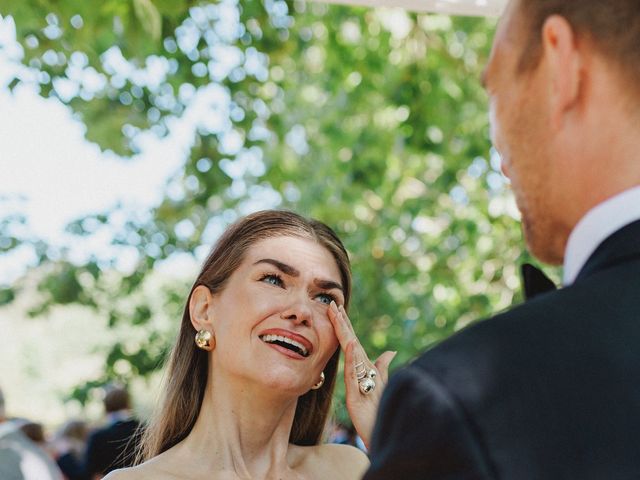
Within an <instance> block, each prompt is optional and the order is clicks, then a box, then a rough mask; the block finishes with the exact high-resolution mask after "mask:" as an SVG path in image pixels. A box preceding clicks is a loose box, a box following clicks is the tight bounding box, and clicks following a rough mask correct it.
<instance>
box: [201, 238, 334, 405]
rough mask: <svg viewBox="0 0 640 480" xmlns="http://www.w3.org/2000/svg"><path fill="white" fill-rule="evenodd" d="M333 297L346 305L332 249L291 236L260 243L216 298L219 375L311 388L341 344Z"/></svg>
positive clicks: (214, 315) (283, 387)
mask: <svg viewBox="0 0 640 480" xmlns="http://www.w3.org/2000/svg"><path fill="white" fill-rule="evenodd" d="M332 300H334V301H335V302H336V303H337V304H338V305H342V304H344V294H343V291H342V282H341V276H340V270H339V269H338V266H337V264H336V261H335V260H334V258H333V256H332V255H331V254H330V253H329V251H328V250H326V249H325V248H324V247H322V246H321V245H319V244H318V243H316V242H315V241H312V240H307V239H302V238H297V237H289V236H282V237H275V238H269V239H265V240H261V241H259V242H257V243H255V244H254V245H253V246H251V247H250V248H249V250H248V251H247V253H246V256H245V259H244V261H243V262H242V263H241V265H240V266H239V267H238V269H237V270H236V271H235V272H234V273H233V274H232V275H231V277H230V278H229V280H228V282H227V284H226V286H225V288H224V290H223V291H222V292H220V293H218V294H216V295H215V296H214V297H213V300H212V302H211V307H210V314H211V315H212V318H213V320H212V322H213V328H214V333H215V337H216V347H215V349H214V350H213V352H212V357H211V358H212V367H213V370H214V371H215V372H216V373H215V375H216V377H218V376H219V375H220V374H225V373H228V374H230V375H231V377H232V378H239V379H242V380H243V381H246V380H249V381H254V382H262V383H265V384H266V385H268V386H269V387H270V388H277V389H279V391H288V392H291V393H292V394H295V395H296V396H299V395H302V394H304V393H306V392H307V391H308V390H309V389H310V387H311V386H312V385H313V384H315V383H317V382H318V380H319V378H320V372H322V370H323V368H324V367H325V365H326V363H327V361H328V360H329V358H330V357H331V355H332V354H333V353H334V352H335V350H336V349H337V348H338V340H337V338H336V335H335V332H334V330H333V327H332V325H331V321H330V320H329V318H328V317H327V308H328V305H329V303H331V301H332Z"/></svg>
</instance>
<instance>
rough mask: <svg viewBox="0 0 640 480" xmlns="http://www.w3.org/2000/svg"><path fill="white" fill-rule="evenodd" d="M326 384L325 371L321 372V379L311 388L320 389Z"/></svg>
mask: <svg viewBox="0 0 640 480" xmlns="http://www.w3.org/2000/svg"><path fill="white" fill-rule="evenodd" d="M323 384H324V372H320V381H319V382H318V383H316V384H315V385H314V386H313V387H311V390H318V389H319V388H320V387H321V386H322V385H323Z"/></svg>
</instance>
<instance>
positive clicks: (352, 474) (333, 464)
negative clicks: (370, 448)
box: [308, 443, 369, 479]
mask: <svg viewBox="0 0 640 480" xmlns="http://www.w3.org/2000/svg"><path fill="white" fill-rule="evenodd" d="M308 448H312V449H313V454H312V456H313V457H314V463H316V464H317V468H315V469H314V470H315V471H316V472H319V471H321V470H322V471H324V472H325V473H326V474H327V475H329V474H330V477H331V478H336V479H338V478H340V479H342V478H344V479H359V478H362V476H363V475H364V472H365V471H366V470H367V468H368V467H369V458H368V457H367V455H366V454H365V453H364V452H363V451H362V450H359V449H357V448H356V447H352V446H351V445H339V444H335V443H326V444H322V445H316V446H314V447H308ZM324 478H329V477H324Z"/></svg>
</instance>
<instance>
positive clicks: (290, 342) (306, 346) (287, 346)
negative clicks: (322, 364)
mask: <svg viewBox="0 0 640 480" xmlns="http://www.w3.org/2000/svg"><path fill="white" fill-rule="evenodd" d="M258 336H259V337H260V340H262V341H263V342H264V343H266V344H267V345H269V346H270V347H273V348H276V349H277V350H278V351H279V352H281V353H286V354H287V356H289V357H291V358H307V357H309V356H310V355H311V353H312V352H313V344H312V343H311V342H310V341H309V340H308V339H307V338H306V337H304V336H303V335H300V334H298V333H294V332H292V331H290V330H285V329H282V328H271V329H268V330H264V331H262V332H260V334H259V335H258Z"/></svg>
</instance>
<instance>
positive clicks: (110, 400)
mask: <svg viewBox="0 0 640 480" xmlns="http://www.w3.org/2000/svg"><path fill="white" fill-rule="evenodd" d="M130 408H131V404H130V401H129V392H127V389H126V388H124V387H110V388H109V389H107V393H106V395H105V396H104V409H105V411H106V412H107V413H114V412H118V411H120V410H129V409H130Z"/></svg>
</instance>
